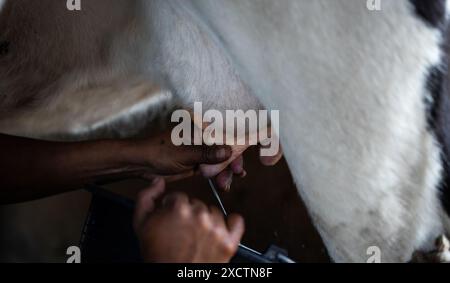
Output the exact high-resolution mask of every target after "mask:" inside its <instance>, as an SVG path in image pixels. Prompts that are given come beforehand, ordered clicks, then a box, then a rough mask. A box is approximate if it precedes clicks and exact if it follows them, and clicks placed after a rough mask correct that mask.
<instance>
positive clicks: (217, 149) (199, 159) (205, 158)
mask: <svg viewBox="0 0 450 283" xmlns="http://www.w3.org/2000/svg"><path fill="white" fill-rule="evenodd" d="M230 157H231V147H229V146H206V145H205V146H196V147H194V148H193V149H192V150H189V151H186V157H185V160H186V161H187V163H188V164H189V165H196V164H218V163H222V162H224V161H227V160H228V159H229V158H230Z"/></svg>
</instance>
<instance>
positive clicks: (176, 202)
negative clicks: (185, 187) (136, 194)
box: [162, 193, 189, 208]
mask: <svg viewBox="0 0 450 283" xmlns="http://www.w3.org/2000/svg"><path fill="white" fill-rule="evenodd" d="M188 205H189V197H188V196H187V195H186V194H183V193H173V194H170V195H168V196H166V197H165V198H164V199H163V200H162V206H163V207H165V208H176V207H180V206H188Z"/></svg>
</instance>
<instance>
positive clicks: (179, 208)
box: [134, 179, 244, 263]
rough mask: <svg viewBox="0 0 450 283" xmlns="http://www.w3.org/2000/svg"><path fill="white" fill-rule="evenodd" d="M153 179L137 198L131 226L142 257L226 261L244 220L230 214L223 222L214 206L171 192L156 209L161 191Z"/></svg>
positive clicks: (164, 260) (166, 260) (161, 183)
mask: <svg viewBox="0 0 450 283" xmlns="http://www.w3.org/2000/svg"><path fill="white" fill-rule="evenodd" d="M164 186H165V185H164V180H162V179H156V180H155V181H154V182H153V185H152V187H151V188H149V189H147V190H145V191H143V192H142V193H141V194H140V196H139V199H138V202H137V207H136V212H135V217H134V227H135V231H136V233H137V235H138V238H139V240H140V243H141V250H142V255H143V257H144V259H145V260H146V261H148V262H157V263H227V262H229V261H230V259H231V258H232V257H233V256H234V254H235V253H236V251H237V249H238V246H239V243H240V240H241V238H242V235H243V233H244V221H243V219H242V217H241V216H239V215H231V216H229V217H228V218H227V220H226V221H225V219H224V217H223V215H222V213H221V212H220V211H219V210H218V209H217V208H215V207H209V208H208V207H207V206H206V205H205V204H204V203H202V202H200V201H199V200H195V199H191V200H190V199H189V198H188V197H187V196H186V195H185V194H180V193H177V194H171V195H169V196H167V197H166V198H165V199H163V201H162V204H161V208H159V209H156V210H155V207H156V204H155V202H156V199H157V198H158V197H160V196H161V195H162V194H163V192H164Z"/></svg>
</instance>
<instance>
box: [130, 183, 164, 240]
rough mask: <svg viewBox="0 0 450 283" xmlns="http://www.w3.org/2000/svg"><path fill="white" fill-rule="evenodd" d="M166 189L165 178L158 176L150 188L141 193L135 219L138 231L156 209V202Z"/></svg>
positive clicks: (135, 227) (134, 222)
mask: <svg viewBox="0 0 450 283" xmlns="http://www.w3.org/2000/svg"><path fill="white" fill-rule="evenodd" d="M164 191H165V182H164V179H162V178H156V179H154V180H153V183H152V185H151V186H150V187H149V188H147V189H145V190H143V191H141V192H140V193H139V195H138V198H137V201H136V209H135V212H134V219H133V226H134V229H135V231H138V229H140V228H141V227H142V225H143V224H144V223H145V220H146V219H147V217H148V215H149V214H150V213H152V212H153V211H154V210H155V202H156V200H157V199H158V198H159V197H160V196H161V195H162V194H163V193H164Z"/></svg>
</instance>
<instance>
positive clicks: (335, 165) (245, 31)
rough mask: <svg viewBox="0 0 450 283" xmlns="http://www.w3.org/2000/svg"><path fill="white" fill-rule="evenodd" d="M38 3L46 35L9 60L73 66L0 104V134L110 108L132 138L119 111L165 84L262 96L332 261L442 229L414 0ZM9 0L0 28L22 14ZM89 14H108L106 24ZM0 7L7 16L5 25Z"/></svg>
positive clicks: (223, 97) (14, 78) (430, 42)
mask: <svg viewBox="0 0 450 283" xmlns="http://www.w3.org/2000/svg"><path fill="white" fill-rule="evenodd" d="M14 1H16V0H14ZM17 2H24V1H22V0H17ZM25 2H26V1H25ZM33 2H35V3H34V4H31V3H33ZM36 2H38V1H28V2H27V5H29V6H33V8H32V9H31V8H29V11H28V12H29V13H30V14H36V15H39V13H43V14H45V11H47V12H48V11H50V12H51V13H55V14H56V16H59V17H58V19H59V22H58V24H60V25H59V26H58V27H59V28H55V25H54V24H52V23H49V22H46V21H45V20H43V19H42V18H41V17H35V18H33V19H32V22H33V21H34V22H35V25H34V27H35V28H36V29H37V33H39V34H42V36H43V37H44V38H45V39H46V41H45V44H43V43H42V42H41V41H39V40H36V39H35V38H33V35H26V34H24V35H21V40H22V41H23V42H27V41H28V42H27V43H28V44H24V45H23V46H20V47H17V45H16V47H17V48H21V52H22V53H23V54H21V56H23V57H22V59H20V60H21V62H19V61H16V62H15V64H23V66H24V69H26V68H27V66H29V65H30V64H29V61H30V60H31V59H30V58H28V53H30V54H34V55H37V57H38V58H34V59H33V60H37V62H38V63H34V64H33V65H31V66H36V64H38V65H39V64H40V63H42V64H43V63H44V62H46V63H47V65H49V66H53V65H52V64H54V65H57V62H60V61H61V60H62V61H64V62H65V61H67V64H68V66H69V68H67V67H66V68H65V69H64V70H60V71H61V73H62V74H63V75H62V77H60V78H57V79H56V80H55V81H52V86H53V87H54V88H41V89H36V94H35V95H36V96H37V97H43V98H42V101H43V102H42V103H40V104H36V105H35V106H33V107H31V108H29V109H26V110H23V111H11V112H10V114H9V115H8V116H6V117H2V121H0V131H2V132H5V133H10V134H19V135H27V136H41V137H42V136H47V135H53V134H70V133H71V134H75V135H82V134H85V133H89V132H91V131H93V130H94V129H95V128H96V126H95V125H97V126H98V125H105V124H106V125H108V124H110V123H112V122H114V121H120V126H121V128H120V129H121V131H122V132H123V133H124V135H126V134H128V133H130V132H133V129H134V128H135V127H137V126H136V125H134V124H133V123H126V121H128V119H129V118H130V117H133V119H132V120H131V121H132V122H134V121H136V118H137V117H143V118H147V116H139V115H140V114H143V113H147V112H148V106H149V105H153V104H158V103H153V102H152V101H154V100H155V99H158V98H154V97H155V93H161V92H163V93H166V96H165V97H166V98H170V96H171V95H175V96H176V97H177V98H178V99H179V100H180V101H181V102H182V103H183V104H184V105H185V106H186V107H189V106H192V105H193V102H194V101H202V102H203V103H204V105H205V107H206V108H219V109H236V108H241V109H242V108H244V109H247V108H259V107H260V106H259V102H258V101H260V102H261V103H262V105H264V106H265V107H266V108H269V109H279V110H280V119H281V120H280V126H281V132H280V136H281V141H282V144H283V148H284V151H285V155H286V158H287V160H288V163H289V167H290V169H291V172H292V174H293V176H294V179H295V181H296V183H297V185H298V188H299V192H300V194H301V196H302V198H303V199H304V201H305V203H306V205H307V207H308V209H309V212H310V214H311V216H312V218H313V221H314V223H315V225H316V227H317V229H318V230H319V232H320V233H321V235H322V237H323V239H324V241H325V244H326V246H327V248H328V250H329V252H330V254H331V256H332V258H333V259H334V260H335V261H338V262H341V261H346V262H347V261H354V262H364V261H365V260H366V259H367V258H368V256H367V254H366V251H367V249H368V247H370V246H378V247H380V248H381V251H382V260H383V261H385V262H404V261H408V260H409V259H410V258H411V255H412V254H413V252H414V251H415V250H418V249H425V250H426V249H430V248H432V244H433V241H434V239H435V238H436V237H437V236H439V235H441V234H443V233H444V232H446V231H445V227H444V226H447V228H448V223H449V222H448V221H449V220H448V218H447V216H445V214H444V212H443V209H442V207H441V204H440V202H439V200H438V190H437V185H438V183H439V181H440V175H441V170H442V168H441V164H440V161H439V152H440V151H439V146H438V145H437V142H436V139H435V138H434V136H433V135H432V134H431V133H430V132H429V131H427V124H426V116H425V115H426V111H425V105H424V103H423V98H424V96H425V95H426V93H425V87H424V85H425V79H426V76H427V71H428V68H429V67H431V66H434V65H437V64H439V62H440V57H441V54H440V49H439V43H440V41H441V36H440V33H439V32H438V31H437V30H435V29H431V28H430V27H428V26H427V25H426V24H425V23H424V22H423V21H421V20H420V19H418V18H417V17H416V16H414V11H413V8H412V7H411V5H410V3H409V1H406V0H401V1H400V0H384V1H383V2H382V3H383V4H382V10H381V11H369V10H368V9H367V8H366V0H314V1H310V0H299V1H293V0H278V1H272V0H259V1H251V0H246V1H243V0H228V1H211V0H153V1H146V0H133V1H118V0H111V1H108V0H96V1H94V0H89V1H82V6H83V10H82V11H81V12H69V11H67V10H65V9H63V8H59V7H56V8H55V7H54V6H55V5H56V6H57V5H62V4H57V2H56V1H53V2H46V1H42V2H41V1H39V3H41V4H36ZM62 2H64V1H62ZM42 3H44V4H45V5H44V4H42ZM1 4H2V3H1V0H0V7H1ZM9 4H11V3H7V4H6V5H4V6H3V9H4V10H3V11H2V13H3V14H1V15H0V36H1V35H6V36H11V34H14V32H16V33H17V32H18V31H17V30H14V27H15V25H18V26H20V24H21V23H20V22H19V20H17V22H13V21H14V17H12V16H14V13H13V12H11V10H9V11H8V5H9ZM64 4H65V3H64ZM16 5H19V4H17V3H16ZM22 5H25V4H24V3H22ZM49 5H51V6H53V8H54V9H49V7H48V6H49ZM8 12H9V13H11V14H10V15H8V14H7V13H8ZM71 13H80V15H79V16H77V15H73V14H71ZM96 13H100V14H107V15H110V17H108V20H107V22H106V23H103V22H102V21H101V19H102V17H98V16H96ZM11 15H12V16H11ZM6 16H10V18H11V19H12V20H11V21H10V22H8V24H7V25H2V24H1V19H2V17H6ZM37 23H40V24H39V25H37ZM74 26H75V27H76V28H73V27H74ZM69 31H70V32H69ZM78 36H80V39H81V40H78ZM81 36H82V37H81ZM58 38H59V39H60V38H63V39H64V40H63V41H62V42H58V44H56V43H55V44H53V43H52V41H56V39H58ZM0 39H1V38H0ZM33 43H34V45H33ZM61 44H62V46H61ZM62 47H64V48H62ZM11 48H14V42H13V45H12V47H11ZM27 48H29V49H27ZM31 49H33V50H35V51H33V52H31V51H30V50H31ZM48 49H50V50H51V52H49V51H48ZM36 50H39V52H37V51H36ZM43 55H45V56H47V57H46V58H40V57H39V56H43ZM98 57H101V58H102V60H99V59H98ZM18 58H21V57H18ZM74 58H75V60H74ZM22 60H23V61H22ZM52 60H54V62H53V61H52ZM80 61H82V62H84V63H83V64H81V63H79V62H80ZM48 62H53V63H51V64H48ZM9 68H11V66H10V65H5V64H3V65H2V64H1V59H0V93H2V94H3V95H5V94H6V95H8V93H12V92H14V90H15V89H16V88H17V86H18V85H15V83H17V84H19V83H23V80H26V79H27V76H24V77H21V76H20V74H19V75H17V74H11V73H8V72H7V71H8V69H9ZM29 68H30V69H29V70H28V71H29V72H30V73H28V74H31V73H32V72H33V71H34V69H33V68H32V67H29ZM62 71H63V72H62ZM39 75H41V76H43V78H38V80H39V79H41V80H45V76H46V73H45V72H43V73H42V74H37V75H36V76H39ZM55 93H56V94H55ZM19 95H20V94H19ZM255 97H257V98H258V99H256V98H255ZM110 101H111V102H110ZM7 103H9V104H7ZM7 103H5V105H6V106H5V105H4V106H1V105H0V109H4V110H10V109H12V110H14V109H15V107H14V99H10V100H7ZM105 103H107V105H106V106H103V104H105ZM2 107H3V108H2ZM84 107H87V108H86V109H84ZM117 113H123V115H118V114H117ZM56 117H57V118H56ZM444 223H446V224H447V225H445V224H444ZM292 225H296V223H292ZM447 232H449V231H448V230H447Z"/></svg>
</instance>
